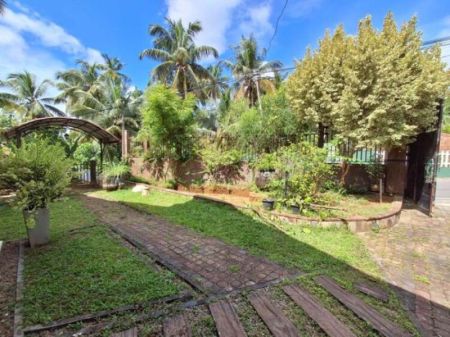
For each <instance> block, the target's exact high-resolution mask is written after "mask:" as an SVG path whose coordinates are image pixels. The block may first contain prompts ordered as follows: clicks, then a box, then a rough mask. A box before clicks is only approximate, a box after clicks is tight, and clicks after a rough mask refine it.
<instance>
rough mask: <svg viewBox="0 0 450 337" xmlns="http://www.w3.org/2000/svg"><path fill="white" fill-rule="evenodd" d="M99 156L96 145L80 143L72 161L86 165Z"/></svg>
mask: <svg viewBox="0 0 450 337" xmlns="http://www.w3.org/2000/svg"><path fill="white" fill-rule="evenodd" d="M99 155H100V147H99V146H98V144H96V143H91V142H89V143H82V144H80V145H79V146H78V147H77V149H76V150H75V152H74V154H73V159H74V160H75V161H76V162H77V163H79V164H87V163H89V162H90V161H91V160H97V158H98V156H99Z"/></svg>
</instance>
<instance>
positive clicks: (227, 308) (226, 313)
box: [209, 300, 247, 337]
mask: <svg viewBox="0 0 450 337" xmlns="http://www.w3.org/2000/svg"><path fill="white" fill-rule="evenodd" d="M209 310H210V311H211V314H212V316H213V318H214V321H215V322H216V327H217V331H218V333H219V336H220V337H247V334H246V333H245V330H244V328H243V327H242V324H241V322H240V321H239V318H238V316H237V314H236V312H235V311H234V309H233V307H232V306H231V304H230V303H229V302H228V301H226V300H222V301H219V302H215V303H212V304H210V305H209Z"/></svg>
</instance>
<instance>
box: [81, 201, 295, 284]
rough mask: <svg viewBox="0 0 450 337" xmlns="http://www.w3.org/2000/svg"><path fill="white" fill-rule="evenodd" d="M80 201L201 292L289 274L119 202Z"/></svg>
mask: <svg viewBox="0 0 450 337" xmlns="http://www.w3.org/2000/svg"><path fill="white" fill-rule="evenodd" d="M81 198H82V199H83V200H84V201H85V204H86V206H87V207H88V208H89V209H91V210H92V211H94V212H95V213H96V214H97V215H98V216H99V218H100V219H101V220H102V221H103V222H105V223H107V224H109V225H110V226H111V227H112V228H113V229H115V230H116V231H118V232H119V233H120V234H122V235H123V236H125V237H127V238H128V239H130V240H132V241H134V242H135V243H137V244H139V245H140V246H142V247H145V249H146V250H147V251H148V252H149V253H150V254H151V255H152V256H153V257H154V258H156V259H157V260H158V261H159V262H161V263H162V264H164V265H166V266H167V267H168V268H170V269H172V270H173V271H174V272H176V273H178V274H179V275H180V276H181V277H183V278H184V279H186V280H187V281H188V282H189V283H191V284H193V285H194V286H196V287H197V288H199V289H201V290H203V291H205V292H208V293H222V292H229V291H233V290H239V289H243V288H247V287H249V286H251V285H257V284H262V283H270V282H276V281H279V280H281V279H283V278H287V277H290V276H293V275H294V274H295V273H294V272H293V271H288V270H287V269H285V268H283V267H281V266H279V265H277V264H276V263H273V262H271V261H268V260H266V259H264V258H262V257H256V256H253V255H250V254H249V253H248V252H247V251H245V250H242V249H240V248H238V247H235V246H231V245H228V244H226V243H224V242H222V241H220V240H217V239H214V238H209V237H205V236H202V235H200V234H198V233H196V232H194V231H192V230H190V229H188V228H185V227H182V226H179V225H175V224H172V223H170V222H168V221H165V220H163V219H161V218H158V217H156V216H153V215H151V214H144V213H142V212H139V211H137V210H134V209H132V208H130V207H127V206H125V205H123V204H120V203H117V202H112V201H107V200H103V199H98V198H95V199H94V198H93V197H86V196H81ZM122 214H123V216H120V215H122Z"/></svg>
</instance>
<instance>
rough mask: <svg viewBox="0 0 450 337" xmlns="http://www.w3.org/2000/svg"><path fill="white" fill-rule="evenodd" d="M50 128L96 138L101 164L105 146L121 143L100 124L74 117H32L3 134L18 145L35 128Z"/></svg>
mask: <svg viewBox="0 0 450 337" xmlns="http://www.w3.org/2000/svg"><path fill="white" fill-rule="evenodd" d="M50 128H62V129H63V128H68V129H74V130H78V131H82V132H84V133H85V134H87V135H89V136H91V137H94V138H96V139H97V140H98V141H99V143H100V160H101V165H102V164H103V152H104V146H105V145H110V144H119V143H120V139H119V138H117V137H116V136H114V135H113V134H112V133H110V132H108V131H106V130H105V129H103V128H102V127H100V126H99V125H97V124H95V123H93V122H91V121H88V120H85V119H79V118H74V117H44V118H36V119H32V120H31V121H28V122H25V123H22V124H20V125H17V126H15V127H13V128H11V129H9V130H7V131H5V132H4V133H3V135H4V136H5V137H6V138H7V139H15V140H16V144H17V146H20V144H21V138H22V136H25V135H27V134H29V133H31V132H33V131H35V130H39V129H50Z"/></svg>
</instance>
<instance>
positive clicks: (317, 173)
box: [271, 143, 333, 204]
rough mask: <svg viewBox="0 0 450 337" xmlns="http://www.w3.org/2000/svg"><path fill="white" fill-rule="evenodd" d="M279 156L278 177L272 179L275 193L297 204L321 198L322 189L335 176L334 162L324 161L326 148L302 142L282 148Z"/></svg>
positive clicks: (278, 153) (277, 156) (277, 164)
mask: <svg viewBox="0 0 450 337" xmlns="http://www.w3.org/2000/svg"><path fill="white" fill-rule="evenodd" d="M276 158H277V162H276V166H275V168H276V170H277V171H278V173H279V178H278V179H274V180H273V181H272V182H271V187H272V191H273V192H274V193H275V195H276V196H278V197H281V198H283V197H285V198H287V199H288V200H289V201H290V202H294V203H298V204H303V203H306V204H309V203H312V202H317V201H319V193H320V192H321V191H322V190H323V188H324V186H325V184H326V183H327V181H329V180H330V179H332V177H333V166H332V165H329V164H327V163H326V162H325V160H326V158H327V151H326V150H325V149H321V148H318V147H316V146H313V145H311V144H309V143H300V144H293V145H290V146H287V147H283V148H281V149H279V150H278V151H277V152H276ZM286 183H287V195H286V185H285V184H286Z"/></svg>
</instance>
